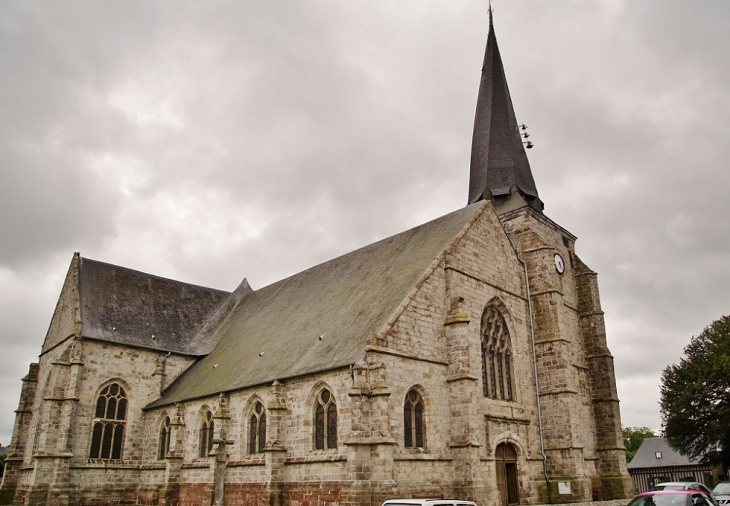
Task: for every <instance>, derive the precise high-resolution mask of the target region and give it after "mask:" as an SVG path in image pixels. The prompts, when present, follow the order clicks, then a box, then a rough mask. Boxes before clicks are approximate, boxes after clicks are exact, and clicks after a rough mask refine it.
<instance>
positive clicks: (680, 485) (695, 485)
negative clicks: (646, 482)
mask: <svg viewBox="0 0 730 506" xmlns="http://www.w3.org/2000/svg"><path fill="white" fill-rule="evenodd" d="M652 490H699V491H700V492H704V493H705V494H707V495H708V496H709V497H710V502H711V503H714V504H717V502H716V501H715V498H714V497H713V495H712V492H711V491H710V489H709V488H707V486H706V485H705V484H704V483H700V482H698V481H665V482H664V483H657V484H656V485H654V486H653V487H652Z"/></svg>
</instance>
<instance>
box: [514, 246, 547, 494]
mask: <svg viewBox="0 0 730 506" xmlns="http://www.w3.org/2000/svg"><path fill="white" fill-rule="evenodd" d="M515 253H517V260H519V261H520V263H521V264H522V268H523V269H524V272H525V288H526V290H527V312H528V313H529V315H530V343H531V344H532V365H533V368H534V373H535V399H536V400H537V426H538V431H539V432H540V455H541V456H542V474H543V476H545V486H546V487H547V494H548V504H552V502H553V501H552V499H551V498H550V477H549V476H548V472H547V455H545V437H544V434H543V429H542V409H541V408H540V379H539V378H538V375H537V352H536V351H535V322H534V321H533V319H532V296H531V295H530V279H529V277H528V275H527V263H525V262H524V261H523V260H522V258H520V254H519V252H517V248H515Z"/></svg>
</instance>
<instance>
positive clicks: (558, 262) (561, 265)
mask: <svg viewBox="0 0 730 506" xmlns="http://www.w3.org/2000/svg"><path fill="white" fill-rule="evenodd" d="M555 270H556V271H558V274H562V273H564V272H565V262H564V261H563V257H561V256H560V253H555Z"/></svg>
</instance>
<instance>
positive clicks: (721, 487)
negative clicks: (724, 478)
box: [712, 482, 730, 494]
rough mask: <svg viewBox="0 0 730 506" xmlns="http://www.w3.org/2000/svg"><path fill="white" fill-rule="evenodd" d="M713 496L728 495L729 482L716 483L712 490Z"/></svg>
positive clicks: (729, 489)
mask: <svg viewBox="0 0 730 506" xmlns="http://www.w3.org/2000/svg"><path fill="white" fill-rule="evenodd" d="M712 493H713V494H730V482H724V483H718V484H717V485H715V488H714V489H712Z"/></svg>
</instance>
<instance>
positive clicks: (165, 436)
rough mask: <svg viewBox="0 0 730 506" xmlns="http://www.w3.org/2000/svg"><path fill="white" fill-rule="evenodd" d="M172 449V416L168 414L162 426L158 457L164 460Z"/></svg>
mask: <svg viewBox="0 0 730 506" xmlns="http://www.w3.org/2000/svg"><path fill="white" fill-rule="evenodd" d="M169 451H170V417H169V416H166V417H165V419H164V420H163V421H162V425H161V426H160V440H159V444H158V447H157V459H158V460H162V459H164V458H165V456H166V455H167V453H168V452H169Z"/></svg>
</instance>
